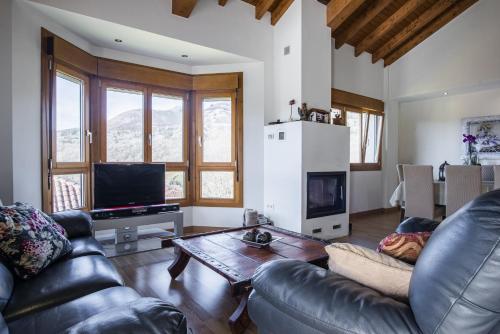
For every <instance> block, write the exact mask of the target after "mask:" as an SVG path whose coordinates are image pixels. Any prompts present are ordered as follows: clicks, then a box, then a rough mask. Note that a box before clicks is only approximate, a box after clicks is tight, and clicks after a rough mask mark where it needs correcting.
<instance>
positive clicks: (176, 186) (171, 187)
mask: <svg viewBox="0 0 500 334" xmlns="http://www.w3.org/2000/svg"><path fill="white" fill-rule="evenodd" d="M184 180H185V173H184V172H183V171H171V172H165V198H166V199H183V198H186V187H185V182H184Z"/></svg>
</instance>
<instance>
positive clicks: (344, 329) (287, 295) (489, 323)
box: [248, 190, 500, 334]
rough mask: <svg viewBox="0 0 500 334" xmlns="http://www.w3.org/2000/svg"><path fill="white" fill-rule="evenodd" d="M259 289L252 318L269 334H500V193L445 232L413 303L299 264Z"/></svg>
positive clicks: (265, 273)
mask: <svg viewBox="0 0 500 334" xmlns="http://www.w3.org/2000/svg"><path fill="white" fill-rule="evenodd" d="M419 223H421V222H419ZM408 225H409V224H406V226H405V229H406V231H408V230H410V228H409V227H408ZM417 225H420V226H418V228H422V226H421V224H417ZM252 285H253V288H254V290H253V292H252V293H251V295H250V298H249V301H248V310H249V315H250V317H251V319H252V320H253V321H254V323H255V324H256V325H257V327H258V329H259V333H261V334H264V333H267V334H269V333H276V334H278V333H287V334H295V333H297V334H299V333H300V334H306V333H349V334H358V333H380V334H387V333H398V334H399V333H424V334H430V333H436V334H437V333H449V334H459V333H460V334H462V333H463V334H479V333H481V334H487V333H491V334H493V333H500V190H496V191H492V192H490V193H487V194H484V195H482V196H480V197H479V198H477V199H476V200H474V201H473V202H471V203H469V204H467V205H466V206H465V207H463V208H462V209H461V210H459V211H457V212H456V213H455V214H454V215H452V216H450V217H449V218H447V219H446V220H445V221H443V222H442V223H441V224H439V226H438V227H437V228H436V230H435V231H434V233H433V234H432V236H431V238H430V239H429V241H428V243H427V244H426V246H425V248H424V250H423V252H422V254H421V255H420V257H419V259H418V261H417V263H416V265H415V268H414V272H413V275H412V279H411V283H410V291H409V302H408V303H403V302H400V301H396V300H394V299H391V298H388V297H386V296H384V295H382V294H380V293H379V292H377V291H375V290H372V289H370V288H368V287H366V286H363V285H361V284H358V283H357V282H354V281H352V280H349V279H347V278H345V277H342V276H340V275H338V274H335V273H333V272H331V271H328V270H325V269H322V268H319V267H316V266H313V265H310V264H307V263H303V262H298V261H291V260H289V261H286V260H285V261H284V260H278V261H275V262H269V263H267V264H265V265H263V266H262V267H260V268H259V269H258V270H257V272H256V273H255V275H254V277H253V280H252Z"/></svg>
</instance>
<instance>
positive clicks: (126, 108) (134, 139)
mask: <svg viewBox="0 0 500 334" xmlns="http://www.w3.org/2000/svg"><path fill="white" fill-rule="evenodd" d="M106 131H107V133H106V143H107V148H106V149H107V151H106V152H107V161H108V162H141V161H144V96H143V93H142V92H136V91H129V90H122V89H116V88H108V89H107V90H106Z"/></svg>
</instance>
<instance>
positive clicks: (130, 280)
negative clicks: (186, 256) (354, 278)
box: [111, 212, 399, 334]
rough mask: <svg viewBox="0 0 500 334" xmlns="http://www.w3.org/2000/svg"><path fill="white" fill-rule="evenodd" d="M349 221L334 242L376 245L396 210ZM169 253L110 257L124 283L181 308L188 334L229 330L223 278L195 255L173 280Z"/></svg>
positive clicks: (230, 301) (231, 306)
mask: <svg viewBox="0 0 500 334" xmlns="http://www.w3.org/2000/svg"><path fill="white" fill-rule="evenodd" d="M351 223H352V225H353V228H352V235H350V236H349V237H345V238H341V239H338V241H340V242H351V243H353V244H358V245H362V246H365V247H368V248H371V249H375V248H376V247H377V245H378V243H379V241H380V240H381V239H383V238H384V237H385V236H386V235H388V234H390V233H392V232H393V231H394V230H395V229H396V227H397V225H398V223H399V213H398V212H389V213H373V214H369V215H366V216H358V217H355V218H352V219H351ZM217 229H220V228H217V227H214V228H210V227H209V228H207V227H187V228H186V229H185V233H186V234H191V233H202V232H209V231H213V230H217ZM173 258H174V250H173V249H172V248H166V249H160V250H155V251H149V252H143V253H137V254H132V255H125V256H121V257H115V258H112V259H111V260H112V261H113V262H114V263H115V265H116V267H117V268H118V271H119V272H120V273H121V274H122V276H123V277H124V280H125V284H126V285H127V286H130V287H132V288H134V289H135V290H137V291H138V292H139V293H140V294H141V295H143V296H148V297H157V298H160V299H163V300H166V301H169V302H171V303H172V304H174V305H176V306H177V307H178V308H179V309H180V310H182V312H184V314H185V315H186V317H187V319H188V327H189V328H190V329H191V331H192V333H193V334H204V333H207V334H225V333H230V331H229V326H228V324H227V320H228V318H229V316H230V315H231V313H232V312H233V311H234V310H235V309H236V307H237V306H238V303H237V301H236V300H235V299H234V298H233V297H232V296H231V293H230V289H229V284H228V282H227V281H226V280H225V279H224V278H222V277H221V276H220V275H218V274H217V273H215V272H214V271H212V270H210V269H208V268H206V267H205V266H203V265H202V264H200V263H198V262H196V261H194V260H191V261H190V262H189V264H188V265H187V267H186V269H185V270H184V272H183V273H182V274H181V275H180V276H179V277H178V278H177V279H176V280H175V281H172V280H171V279H170V276H169V274H168V271H167V268H168V266H169V264H170V263H171V262H172V260H173ZM188 333H190V332H188ZM245 333H247V334H248V333H257V329H256V327H255V325H253V324H252V325H251V326H250V327H249V328H248V329H247V331H246V332H245Z"/></svg>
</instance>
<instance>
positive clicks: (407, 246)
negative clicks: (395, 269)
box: [377, 232, 432, 264]
mask: <svg viewBox="0 0 500 334" xmlns="http://www.w3.org/2000/svg"><path fill="white" fill-rule="evenodd" d="M431 234H432V232H415V233H392V234H389V235H388V236H387V237H385V238H384V239H383V240H382V241H380V244H379V245H378V248H377V251H378V252H381V253H384V254H387V255H389V256H392V257H393V258H396V259H399V260H401V261H405V262H408V263H410V264H415V263H416V262H417V259H418V256H419V255H420V252H422V249H423V248H424V246H425V243H426V242H427V240H429V238H430V236H431Z"/></svg>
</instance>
